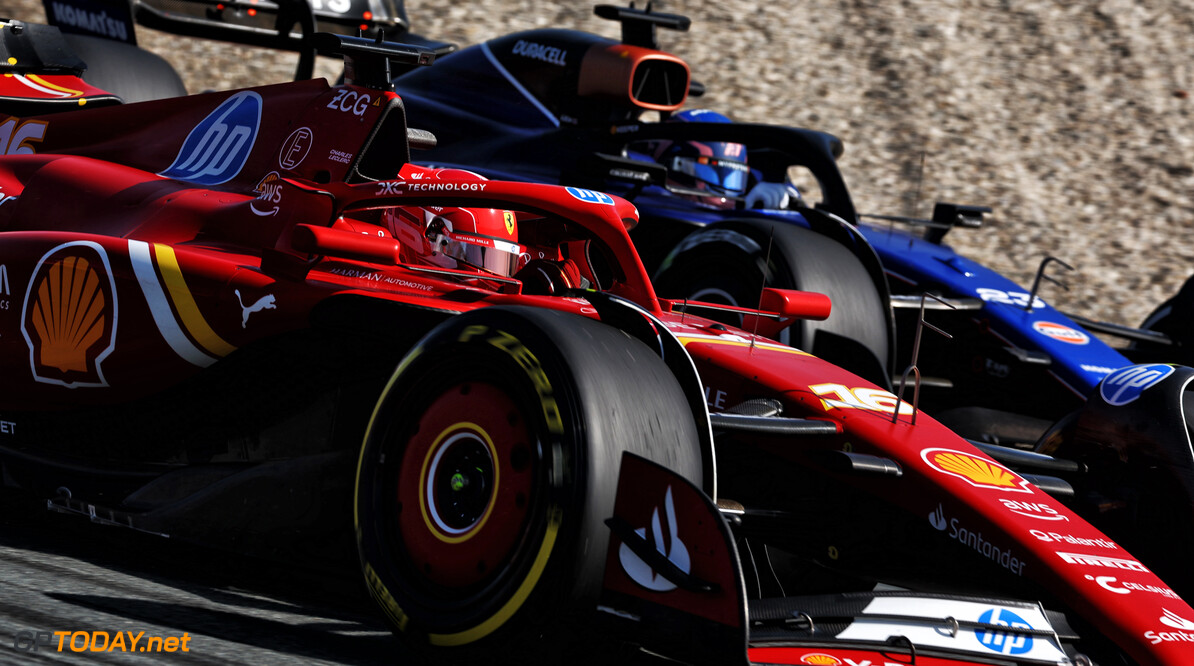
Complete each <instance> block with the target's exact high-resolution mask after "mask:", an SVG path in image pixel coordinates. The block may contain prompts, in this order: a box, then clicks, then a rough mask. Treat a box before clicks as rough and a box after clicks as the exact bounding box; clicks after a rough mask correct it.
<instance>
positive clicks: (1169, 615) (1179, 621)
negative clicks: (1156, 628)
mask: <svg viewBox="0 0 1194 666" xmlns="http://www.w3.org/2000/svg"><path fill="white" fill-rule="evenodd" d="M1161 610H1163V611H1165V614H1164V615H1162V616H1161V624H1163V625H1165V626H1167V627H1173V628H1174V629H1180V630H1181V631H1194V622H1191V621H1189V620H1187V619H1186V618H1184V617H1182V616H1180V615H1178V614H1177V613H1174V612H1173V611H1171V610H1169V609H1168V608H1162V609H1161Z"/></svg>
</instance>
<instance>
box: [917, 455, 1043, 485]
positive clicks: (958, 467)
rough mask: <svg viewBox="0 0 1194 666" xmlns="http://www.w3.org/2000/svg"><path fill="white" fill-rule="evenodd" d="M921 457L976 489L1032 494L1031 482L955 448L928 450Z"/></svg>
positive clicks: (940, 470) (935, 467)
mask: <svg viewBox="0 0 1194 666" xmlns="http://www.w3.org/2000/svg"><path fill="white" fill-rule="evenodd" d="M920 457H921V459H922V460H924V461H925V463H927V464H928V465H929V467H932V468H933V469H935V470H937V471H938V472H942V473H944V474H948V475H950V476H954V477H957V478H959V479H962V480H963V481H965V482H966V483H969V484H970V485H972V486H974V487H976V488H989V489H991V490H1002V491H1004V492H1013V493H1030V492H1032V490H1031V489H1030V488H1029V487H1028V482H1027V481H1025V480H1024V479H1022V478H1020V476H1019V475H1017V474H1016V473H1015V472H1012V471H1011V470H1009V469H1007V468H1006V467H1004V466H1003V465H1000V464H998V463H995V462H992V461H990V460H987V459H985V458H980V457H978V456H975V455H971V454H969V453H965V452H962V451H954V450H953V449H925V450H924V451H921V452H920Z"/></svg>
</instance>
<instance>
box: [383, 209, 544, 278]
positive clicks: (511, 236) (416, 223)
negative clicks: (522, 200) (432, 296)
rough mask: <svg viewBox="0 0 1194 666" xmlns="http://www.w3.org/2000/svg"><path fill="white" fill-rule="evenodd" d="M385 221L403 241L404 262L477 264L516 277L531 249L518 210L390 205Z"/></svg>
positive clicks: (392, 232) (453, 265) (441, 265)
mask: <svg viewBox="0 0 1194 666" xmlns="http://www.w3.org/2000/svg"><path fill="white" fill-rule="evenodd" d="M384 218H385V224H386V226H387V227H388V228H389V230H390V233H391V234H393V236H394V238H397V239H398V240H399V241H400V242H401V243H402V255H401V257H402V260H403V261H404V262H406V263H411V264H424V265H430V266H439V267H440V268H465V267H466V266H467V267H472V268H477V269H480V270H483V271H487V272H490V273H493V274H495V275H500V276H502V277H510V276H512V275H514V273H516V272H517V271H518V269H519V268H520V267H521V265H520V263H525V261H523V259H524V256H525V254H526V249H525V248H524V247H523V246H522V245H519V243H518V219H517V217H516V216H515V215H514V212H513V211H509V210H502V209H498V208H457V207H455V206H448V207H442V206H422V207H415V206H411V207H399V208H389V209H386V212H385V215H384Z"/></svg>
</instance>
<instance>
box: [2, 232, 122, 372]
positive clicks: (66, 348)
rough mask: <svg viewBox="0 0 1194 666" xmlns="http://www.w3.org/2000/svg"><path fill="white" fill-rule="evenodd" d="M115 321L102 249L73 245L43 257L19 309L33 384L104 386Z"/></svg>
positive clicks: (108, 271)
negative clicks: (104, 362) (34, 381)
mask: <svg viewBox="0 0 1194 666" xmlns="http://www.w3.org/2000/svg"><path fill="white" fill-rule="evenodd" d="M116 319H117V307H116V285H115V283H114V282H113V281H112V268H111V266H110V265H109V264H108V255H107V253H106V252H105V251H104V249H103V247H102V246H100V245H98V244H96V243H92V242H89V241H76V242H73V243H65V244H63V245H59V246H58V247H56V248H54V249H53V250H50V251H49V252H47V253H46V254H45V256H43V257H42V258H41V261H39V262H38V263H37V267H36V268H35V269H34V270H33V279H31V280H30V281H29V287H28V289H27V290H26V292H25V303H24V306H23V307H22V309H21V334H22V335H23V336H24V337H25V343H26V344H27V345H28V346H29V364H30V366H31V368H32V370H33V378H34V380H36V381H38V382H42V383H46V384H58V385H60V386H65V387H68V388H73V387H78V386H107V385H108V382H107V380H106V379H104V373H103V368H102V365H103V361H104V359H106V358H107V357H108V355H109V354H111V353H112V351H113V350H115V348H116Z"/></svg>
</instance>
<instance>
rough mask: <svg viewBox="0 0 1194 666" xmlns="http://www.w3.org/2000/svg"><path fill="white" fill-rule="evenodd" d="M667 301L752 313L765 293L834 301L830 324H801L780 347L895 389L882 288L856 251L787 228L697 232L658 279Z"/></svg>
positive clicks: (752, 223) (757, 224)
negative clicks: (805, 353) (784, 291)
mask: <svg viewBox="0 0 1194 666" xmlns="http://www.w3.org/2000/svg"><path fill="white" fill-rule="evenodd" d="M654 283H655V289H656V291H658V293H659V295H660V296H662V297H664V298H673V299H682V298H688V299H691V300H695V301H704V302H708V303H717V304H722V305H733V306H737V307H746V308H753V307H757V306H758V303H759V294H760V292H761V291H762V289H763V287H775V288H780V289H799V290H802V291H813V292H818V293H822V294H825V295H827V296H829V298H830V300H831V301H832V303H833V311H832V313H831V314H830V315H829V318H828V319H827V320H825V321H799V322H796V323H795V324H793V325H792V326H790V327H789V328H788V329H786V330H785V331H784V332H783V335H782V336H781V337H780V339H779V341H780V342H783V343H785V344H789V345H792V346H793V347H798V348H800V349H804V350H806V351H811V352H812V353H814V354H816V355H818V356H820V357H822V358H824V359H826V360H828V361H830V362H832V363H834V364H835V365H839V366H841V367H844V368H846V369H847V370H850V371H852V372H854V373H855V374H857V375H860V376H862V377H864V378H866V379H868V380H870V381H872V382H875V383H876V384H878V385H879V386H883V387H886V386H888V385H889V384H890V381H891V379H890V374H891V373H890V369H889V364H890V359H891V349H892V339H891V336H892V330H891V326H890V310H889V304H888V302H887V298H886V296H885V287H884V288H883V289H881V288H880V287H879V286H877V285H876V283H875V279H874V278H873V277H872V275H871V274H870V273H868V272H867V269H866V267H865V266H864V265H863V263H862V262H861V261H860V260H859V258H858V257H857V256H856V255H855V254H854V253H853V252H851V250H850V249H849V248H847V247H845V246H844V245H842V244H841V243H838V242H837V241H835V240H833V239H831V238H828V237H826V236H824V235H822V234H819V233H817V232H815V231H813V230H811V229H806V228H804V227H799V226H795V225H793V224H790V223H784V222H779V223H777V222H772V221H762V220H739V221H733V222H728V223H722V224H718V225H716V226H713V227H707V228H704V229H701V230H698V231H696V232H693V233H692V235H690V236H689V237H688V238H686V239H685V240H684V241H683V242H682V243H681V244H680V245H679V246H677V248H676V249H675V250H674V251H673V252H672V253H671V255H670V256H669V257H668V258H667V259H666V260H664V262H663V264H662V265H661V267H660V269H659V271H658V272H657V273H656V275H655V280H654ZM692 311H693V312H694V313H695V314H699V315H700V316H702V317H707V318H709V319H715V320H718V321H722V322H724V323H727V324H730V325H733V326H740V325H741V323H742V317H741V315H738V314H736V313H732V312H725V311H717V310H710V309H699V310H698V309H693V310H692Z"/></svg>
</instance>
